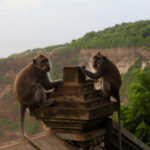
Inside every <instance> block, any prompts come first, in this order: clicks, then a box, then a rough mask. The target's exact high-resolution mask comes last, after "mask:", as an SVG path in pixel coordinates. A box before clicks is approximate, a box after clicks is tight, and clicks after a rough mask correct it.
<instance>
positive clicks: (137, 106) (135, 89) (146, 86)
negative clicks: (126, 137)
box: [121, 70, 150, 145]
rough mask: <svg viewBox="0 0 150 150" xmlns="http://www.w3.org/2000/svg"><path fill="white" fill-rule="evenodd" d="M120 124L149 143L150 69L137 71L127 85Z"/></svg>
mask: <svg viewBox="0 0 150 150" xmlns="http://www.w3.org/2000/svg"><path fill="white" fill-rule="evenodd" d="M121 116H122V125H123V126H124V127H125V128H127V129H128V130H129V131H131V132H132V133H133V134H134V135H136V136H137V137H138V138H139V139H140V140H142V141H143V142H145V143H147V144H148V145H150V117H149V116H150V70H148V71H139V73H138V74H137V76H136V80H135V81H134V82H133V83H132V84H131V85H130V87H129V102H128V104H127V105H124V106H122V108H121Z"/></svg>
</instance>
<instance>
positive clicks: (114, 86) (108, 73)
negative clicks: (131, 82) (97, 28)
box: [79, 52, 122, 150]
mask: <svg viewBox="0 0 150 150" xmlns="http://www.w3.org/2000/svg"><path fill="white" fill-rule="evenodd" d="M92 66H93V68H94V69H95V73H92V72H90V71H88V70H85V69H84V68H81V67H79V69H80V71H81V72H82V73H83V74H84V75H87V76H88V77H90V78H92V79H95V80H98V79H100V78H102V95H103V96H104V97H105V98H108V99H110V97H111V96H112V97H114V98H115V99H116V100H117V104H118V105H117V106H118V107H117V109H118V123H119V146H120V150H122V143H121V128H120V96H119V89H120V86H121V76H120V73H119V70H118V68H117V67H116V66H115V64H113V63H112V62H111V61H110V60H109V59H107V58H106V57H105V56H103V55H102V54H101V53H100V52H99V53H97V54H96V55H94V56H93V59H92Z"/></svg>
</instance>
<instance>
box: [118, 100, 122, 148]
mask: <svg viewBox="0 0 150 150" xmlns="http://www.w3.org/2000/svg"><path fill="white" fill-rule="evenodd" d="M117 109H118V132H119V149H120V150H122V140H121V118H120V97H119V98H118V99H117Z"/></svg>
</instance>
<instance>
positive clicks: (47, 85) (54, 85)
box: [42, 79, 63, 90]
mask: <svg viewBox="0 0 150 150" xmlns="http://www.w3.org/2000/svg"><path fill="white" fill-rule="evenodd" d="M62 84H63V81H62V80H57V81H54V82H50V81H49V80H48V79H45V80H43V81H42V85H43V86H44V88H45V89H46V90H50V89H53V88H57V87H58V86H59V85H62Z"/></svg>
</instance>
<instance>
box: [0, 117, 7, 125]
mask: <svg viewBox="0 0 150 150" xmlns="http://www.w3.org/2000/svg"><path fill="white" fill-rule="evenodd" d="M8 125H9V120H8V119H7V118H5V117H2V118H1V119H0V126H8Z"/></svg>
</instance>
